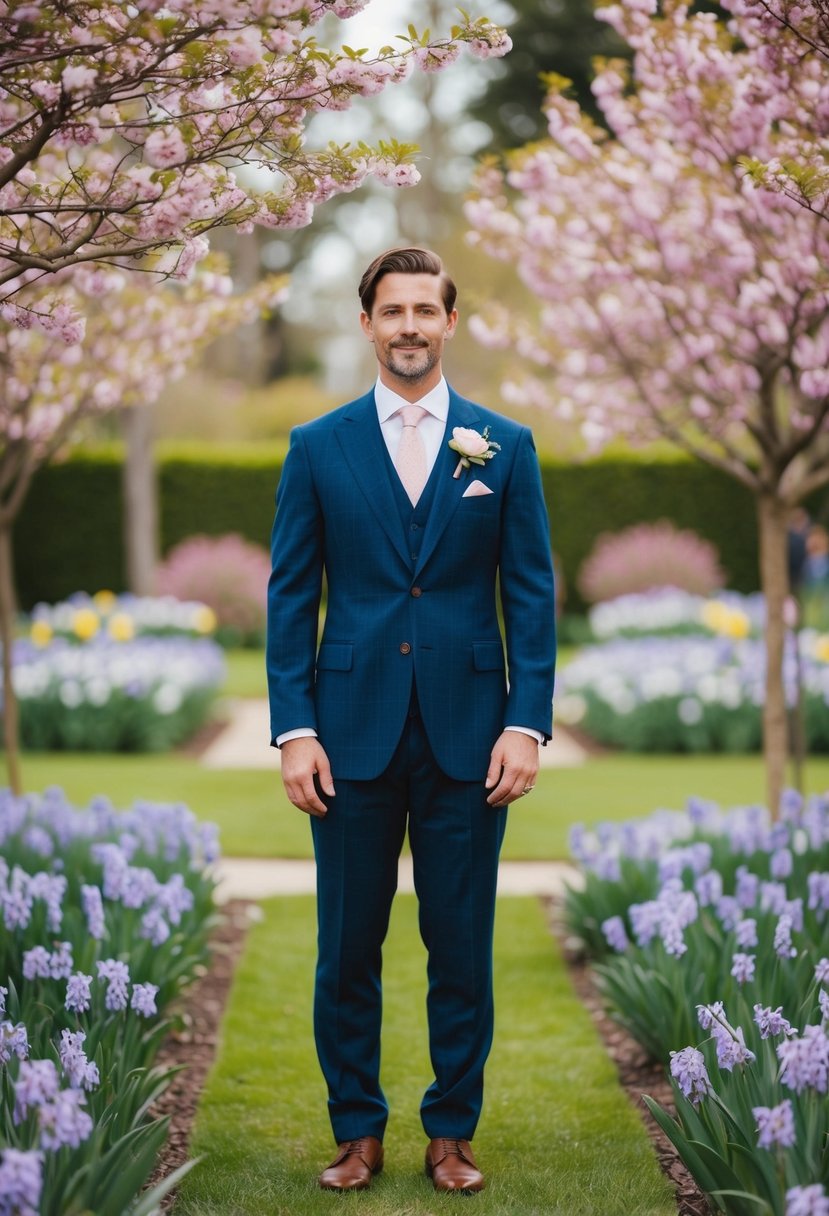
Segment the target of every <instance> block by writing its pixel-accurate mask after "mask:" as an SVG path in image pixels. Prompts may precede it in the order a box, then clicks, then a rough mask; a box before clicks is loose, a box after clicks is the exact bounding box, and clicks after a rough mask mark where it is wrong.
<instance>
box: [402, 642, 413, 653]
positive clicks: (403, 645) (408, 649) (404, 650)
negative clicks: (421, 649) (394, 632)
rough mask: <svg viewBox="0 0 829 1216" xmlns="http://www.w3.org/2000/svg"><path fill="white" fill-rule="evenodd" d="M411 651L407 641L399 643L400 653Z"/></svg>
mask: <svg viewBox="0 0 829 1216" xmlns="http://www.w3.org/2000/svg"><path fill="white" fill-rule="evenodd" d="M411 652H412V648H411V645H410V644H409V643H408V642H401V643H400V653H401V654H411Z"/></svg>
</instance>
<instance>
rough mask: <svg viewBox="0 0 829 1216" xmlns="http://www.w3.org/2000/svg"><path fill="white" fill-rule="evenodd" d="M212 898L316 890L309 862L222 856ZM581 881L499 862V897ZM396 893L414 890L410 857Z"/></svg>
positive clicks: (553, 867) (560, 868) (568, 869)
mask: <svg viewBox="0 0 829 1216" xmlns="http://www.w3.org/2000/svg"><path fill="white" fill-rule="evenodd" d="M218 879H219V885H218V887H217V890H216V899H217V901H218V902H219V903H227V901H228V900H231V899H254V900H256V899H267V898H269V897H270V896H274V895H311V894H313V892H314V891H315V889H316V871H315V866H314V862H313V861H305V860H302V861H300V860H290V859H287V858H270V859H266V858H262V859H259V858H254V857H223V858H222V860H221V862H220V863H219V866H218ZM580 881H581V879H580V875H579V873H578V871H577V870H576V869H575V867H573V866H571V865H569V864H568V863H567V862H564V861H502V862H501V866H500V869H499V871H498V894H499V895H536V896H539V895H561V894H562V892H563V890H564V886H565V882H567V883H571V884H574V885H575V884H577V883H579V882H580ZM398 890H400V891H402V892H404V893H411V892H412V891H414V881H413V878H412V859H411V857H401V858H400V865H399V870H398Z"/></svg>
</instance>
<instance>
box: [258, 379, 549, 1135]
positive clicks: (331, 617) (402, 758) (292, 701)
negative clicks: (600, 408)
mask: <svg viewBox="0 0 829 1216" xmlns="http://www.w3.org/2000/svg"><path fill="white" fill-rule="evenodd" d="M487 425H488V426H489V427H490V438H491V439H492V440H494V441H495V442H497V443H499V444H500V445H501V451H500V452H498V453H496V455H495V456H494V458H493V459H491V460H489V461H487V463H486V464H485V465H484V466H483V467H479V466H475V465H473V466H472V468H471V470H469V471H463V472H462V473H461V476H460V477H458V478H454V477H453V473H454V471H455V468H456V465H457V460H458V457H457V454H456V453H455V452H453V451H452V450H451V449H449V447H448V445H447V442H446V441H448V439H449V438H451V434H452V429H453V427H457V426H462V427H468V428H472V429H474V430H478V431H481V430H483V428H484V427H485V426H487ZM475 479H477V480H480V481H482V482H484V484H485V485H487V486H488V487H489V488H490V489H491V490H492V493H491V494H486V495H480V496H470V497H465V498H464V497H463V494H464V491H465V490H466V489H467V488H468V486H469V485H470V483H471V482H472V481H473V480H475ZM272 554H273V573H272V575H271V580H270V584H269V594H268V651H267V665H268V683H269V692H270V706H271V733H272V737H273V738H276V737H277V736H279V735H281V734H284V733H285V732H287V731H289V730H292V729H294V728H297V727H313V728H315V729H316V731H317V733H318V735H319V738H320V742H321V744H322V746H323V747H324V749H325V751H326V753H327V755H328V757H329V760H330V762H331V768H332V774H333V778H334V783H335V786H336V790H337V794H336V797H334V798H333V799H329V798H326V799H325V801H326V804H327V805H328V814H327V815H326V816H325V818H324V819H313V820H312V829H313V833H314V846H315V853H316V857H317V869H318V911H319V961H318V967H317V988H316V999H315V1032H316V1039H317V1048H318V1052H319V1055H320V1061H321V1064H322V1068H323V1072H324V1074H325V1077H326V1080H327V1082H328V1089H329V1109H330V1113H331V1118H332V1124H333V1128H334V1134H335V1137H336V1139H337V1140H338V1141H342V1140H345V1139H352V1138H356V1137H358V1136H363V1135H376V1136H378V1137H379V1138H381V1139H382V1135H383V1130H384V1128H385V1122H386V1117H387V1108H386V1105H385V1099H384V1098H383V1095H382V1090H381V1089H380V1084H379V1077H378V1071H379V1043H380V966H381V947H382V943H383V939H384V937H385V933H386V928H387V925H388V917H389V910H390V905H391V900H392V897H393V895H394V890H395V887H396V880H397V857H398V855H399V852H400V848H401V846H402V842H403V839H404V835H405V831H406V827H407V825H408V830H409V836H410V840H411V846H412V855H413V861H414V869H415V885H416V888H417V892H418V897H419V902H420V926H421V932H422V935H423V938H424V942H425V944H426V947H427V951H428V953H429V967H428V973H429V996H428V1011H429V1031H430V1047H431V1054H432V1063H433V1065H434V1068H435V1081H434V1083H433V1084H432V1086H431V1087H430V1088H429V1090H428V1091H427V1094H426V1096H425V1098H424V1102H423V1107H422V1112H421V1113H422V1118H423V1123H424V1127H425V1130H426V1133H427V1135H428V1136H429V1137H436V1136H456V1137H460V1138H463V1139H471V1138H472V1134H473V1133H474V1129H475V1125H476V1123H477V1119H478V1115H479V1113H480V1106H481V1099H482V1077H483V1066H484V1061H485V1059H486V1055H487V1053H488V1051H489V1046H490V1042H491V1037H492V983H491V978H492V977H491V953H492V921H493V915H494V903H495V882H496V876H497V864H498V852H499V849H500V844H501V840H502V837H503V832H504V826H505V821H506V811H505V810H503V809H502V810H499V809H496V808H493V807H490V806H489V805H488V804H487V803H486V790H485V789H484V784H483V782H484V778H485V776H486V772H487V768H488V765H489V759H490V754H491V751H492V747H493V744H494V743H495V740H496V739H497V738H498V736H499V735H500V734H501V732H502V730H503V728H504V726H506V725H514V726H524V727H532V728H533V729H535V730H537V731H539V732H541V733H542V734H543V735H544V736H545V737H546V736H549V734H550V732H551V729H552V726H551V718H552V693H553V671H554V662H555V596H554V589H553V572H552V563H551V557H550V543H549V533H548V524H547V516H546V509H545V505H544V499H543V495H542V490H541V480H540V476H539V469H538V461H537V458H536V455H535V449H534V447H533V443H532V437H531V435H530V432H529V430H528V429H527V428H526V427H523V426H520V425H518V424H517V423H515V422H513V421H511V420H510V419H507V418H504V417H502V416H501V415H498V414H495V413H493V412H492V411H490V410H487V409H484V408H483V407H482V406H479V405H474V404H473V403H471V402H469V401H466V400H464V399H463V398H462V397H459V396H458V395H457V394H456V393H454V392H453V391H452V390H451V389H450V404H449V416H448V421H447V428H446V436H445V440H444V442H443V444H442V447H441V450H440V452H439V453H438V457H437V461H436V463H435V466H434V468H433V470H432V473H431V475H430V478H429V481H428V483H427V485H426V488H425V490H424V492H423V495H422V497H421V499H420V501H419V502H418V504H417V506H416V507H414V508H413V507H412V506H411V503H410V502H409V501H408V499H407V498H406V495H405V492H404V491H403V489H402V486H401V485H400V483H399V480H398V478H397V475H396V472H395V470H394V468H393V466H392V464H391V461H390V459H389V456H388V452H387V450H386V446H385V443H384V440H383V437H382V434H381V432H380V425H379V422H378V419H377V412H376V406H375V401H374V392H373V390H372V392H370V393H368V394H367V395H366V396H364V397H361V398H359V399H358V400H356V401H353V402H351V403H349V404H348V405H345V406H342V407H341V408H340V409H338V410H335V411H333V412H332V413H330V414H327V415H325V416H324V417H322V418H319V419H316V420H315V421H313V422H310V423H307V424H306V425H304V426H301V427H297V428H296V429H295V430H294V431H293V433H292V436H291V446H290V450H289V452H288V455H287V457H286V460H285V465H284V468H283V472H282V478H281V480H280V484H279V489H278V491H277V510H276V518H275V521H274V528H273V538H272ZM323 573H324V574H325V582H326V587H327V603H326V615H325V626H324V630H323V636H322V640H321V642H320V644H319V647H318V646H317V632H318V613H319V606H320V599H321V592H322V585H323ZM498 585H499V586H500V600H501V607H502V613H503V624H504V637H505V641H506V662H505V655H504V646H503V643H502V640H501V633H500V630H499V623H498V614H497V608H496V587H497V586H498Z"/></svg>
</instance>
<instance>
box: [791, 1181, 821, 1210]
mask: <svg viewBox="0 0 829 1216" xmlns="http://www.w3.org/2000/svg"><path fill="white" fill-rule="evenodd" d="M785 1216H829V1199H827V1197H826V1192H825V1191H824V1189H823V1187H822V1186H821V1185H820V1183H819V1182H815V1183H813V1184H812V1185H811V1186H793V1187H790V1188H789V1190H788V1191H786V1214H785Z"/></svg>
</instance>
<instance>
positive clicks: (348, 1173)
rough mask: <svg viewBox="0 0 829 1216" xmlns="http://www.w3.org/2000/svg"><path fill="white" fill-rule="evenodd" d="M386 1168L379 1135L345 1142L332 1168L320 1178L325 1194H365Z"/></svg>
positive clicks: (340, 1147) (331, 1165)
mask: <svg viewBox="0 0 829 1216" xmlns="http://www.w3.org/2000/svg"><path fill="white" fill-rule="evenodd" d="M382 1168H383V1145H382V1144H381V1143H380V1141H379V1140H378V1139H377V1137H376V1136H361V1137H360V1139H359V1140H345V1141H343V1143H342V1144H341V1145H340V1146H339V1148H338V1151H337V1155H336V1157H335V1158H334V1160H333V1161H332V1162H331V1164H330V1165H329V1166H328V1169H326V1170H323V1171H322V1173H321V1174H320V1176H319V1184H320V1186H321V1187H322V1189H323V1190H324V1191H364V1190H365V1189H366V1187H367V1186H370V1185H371V1178H372V1175H373V1174H379V1173H380V1171H381V1169H382Z"/></svg>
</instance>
